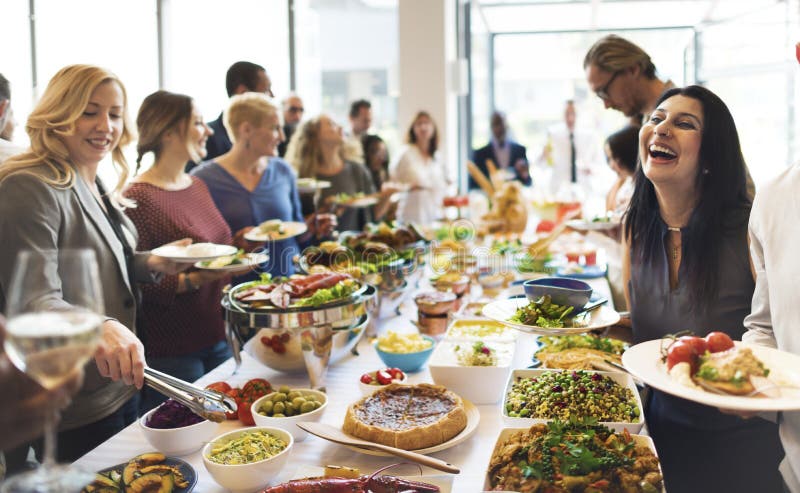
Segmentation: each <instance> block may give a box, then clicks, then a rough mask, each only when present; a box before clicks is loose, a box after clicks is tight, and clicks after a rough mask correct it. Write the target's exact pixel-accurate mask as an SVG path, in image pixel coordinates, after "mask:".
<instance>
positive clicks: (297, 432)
mask: <svg viewBox="0 0 800 493" xmlns="http://www.w3.org/2000/svg"><path fill="white" fill-rule="evenodd" d="M291 391H292V392H300V393H301V394H303V396H306V395H312V396H314V397H316V398H317V400H318V401H319V402H321V403H322V405H321V406H319V407H318V408H316V409H314V410H313V411H311V412H308V413H305V414H296V415H294V416H287V417H285V418H281V417H278V418H273V417H271V416H264V415H262V414H259V413H258V409H259V408H260V407H261V404H262V403H263V402H264V401H266V400H268V399H270V398H271V397H272V396H273V395H274V394H276V393H277V392H270V393H269V394H267V395H265V396H262V397H260V398H259V399H257V400H255V401H254V402H253V404H252V405H251V406H250V412H252V413H253V420H254V421H255V422H256V425H257V426H269V427H274V428H280V429H282V430H285V431H288V432H289V433H291V434H292V437H293V438H294V441H295V442H302V441H303V440H305V439H306V437H307V436H308V432H306V431H305V430H301V429H300V428H298V427H297V425H296V424H295V423H298V422H300V421H319V420H320V418H322V413H324V412H325V409H327V407H328V396H327V395H325V393H324V392H320V391H319V390H313V389H291Z"/></svg>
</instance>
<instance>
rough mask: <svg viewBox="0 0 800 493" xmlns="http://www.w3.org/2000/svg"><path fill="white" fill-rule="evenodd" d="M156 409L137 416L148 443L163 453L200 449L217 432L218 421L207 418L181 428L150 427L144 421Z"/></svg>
mask: <svg viewBox="0 0 800 493" xmlns="http://www.w3.org/2000/svg"><path fill="white" fill-rule="evenodd" d="M156 409H158V408H157V407H156V408H155V409H151V410H150V411H148V412H147V413H146V414H145V415H144V416H142V417H141V418H139V429H141V430H142V434H144V437H145V438H146V439H147V441H148V442H149V443H150V445H152V446H153V448H154V449H156V450H158V451H159V452H161V453H162V454H164V455H172V456H176V455H177V456H180V455H187V454H190V453H192V452H194V451H196V450H200V447H202V446H203V444H204V443H207V442H208V441H209V440H211V438H212V437H213V436H214V435H215V434H216V433H217V428H218V427H219V423H215V422H213V421H208V420H203V421H201V422H199V423H195V424H193V425H189V426H183V427H181V428H169V429H160V428H150V427H149V426H147V425H146V424H145V423H146V422H147V420H148V419H149V418H150V415H151V414H153V413H154V412H155V410H156Z"/></svg>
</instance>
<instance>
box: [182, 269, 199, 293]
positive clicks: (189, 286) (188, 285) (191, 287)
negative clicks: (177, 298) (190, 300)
mask: <svg viewBox="0 0 800 493" xmlns="http://www.w3.org/2000/svg"><path fill="white" fill-rule="evenodd" d="M183 285H184V286H186V291H187V292H189V293H193V292H195V291H197V290H199V289H200V286H197V285H195V284H194V283H193V282H192V279H191V278H190V277H189V274H184V275H183Z"/></svg>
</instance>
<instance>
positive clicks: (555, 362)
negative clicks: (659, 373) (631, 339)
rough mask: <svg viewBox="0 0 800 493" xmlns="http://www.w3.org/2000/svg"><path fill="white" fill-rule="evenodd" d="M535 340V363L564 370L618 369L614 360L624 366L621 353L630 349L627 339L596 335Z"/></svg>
mask: <svg viewBox="0 0 800 493" xmlns="http://www.w3.org/2000/svg"><path fill="white" fill-rule="evenodd" d="M536 342H537V343H538V344H539V349H537V351H536V352H535V353H534V355H533V363H534V364H535V365H538V366H541V367H542V368H562V369H565V370H606V371H616V370H617V368H615V367H614V366H613V365H612V364H611V363H615V364H618V365H621V364H622V353H624V352H625V350H626V349H627V348H628V344H627V343H626V342H624V341H620V340H619V339H612V338H609V337H599V336H596V335H594V334H572V335H563V336H539V338H538V339H537V340H536Z"/></svg>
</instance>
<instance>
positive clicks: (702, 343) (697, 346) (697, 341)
mask: <svg viewBox="0 0 800 493" xmlns="http://www.w3.org/2000/svg"><path fill="white" fill-rule="evenodd" d="M678 340H679V341H683V342H686V343H689V344H690V345H691V346H692V347H693V348H694V352H695V353H697V355H698V356H702V355H703V354H705V353H706V350H707V349H708V344H706V340H705V339H703V338H702V337H695V336H683V337H679V338H678Z"/></svg>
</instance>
